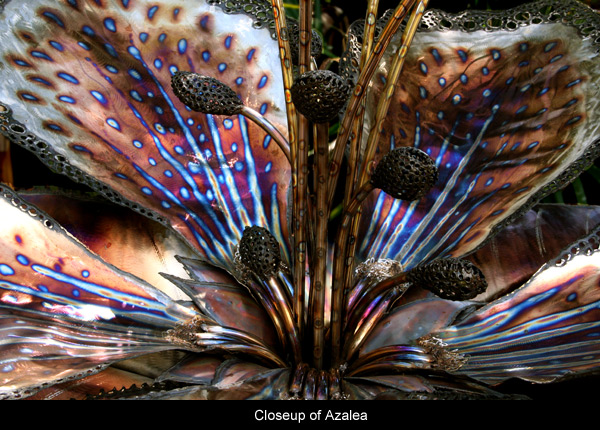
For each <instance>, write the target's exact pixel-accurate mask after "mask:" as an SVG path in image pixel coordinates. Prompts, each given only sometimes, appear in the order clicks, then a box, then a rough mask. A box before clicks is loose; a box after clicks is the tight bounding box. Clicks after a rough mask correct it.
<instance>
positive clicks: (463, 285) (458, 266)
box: [407, 258, 487, 300]
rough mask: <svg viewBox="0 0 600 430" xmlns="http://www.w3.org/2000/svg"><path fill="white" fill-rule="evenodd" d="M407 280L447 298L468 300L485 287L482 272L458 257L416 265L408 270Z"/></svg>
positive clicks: (485, 283)
mask: <svg viewBox="0 0 600 430" xmlns="http://www.w3.org/2000/svg"><path fill="white" fill-rule="evenodd" d="M407 280H408V281H409V282H410V283H412V284H414V285H418V286H419V287H422V288H425V289H426V290H429V291H431V292H432V293H434V294H435V295H437V296H439V297H441V298H442V299H447V300H469V299H472V298H473V297H475V296H477V295H479V294H481V293H483V292H484V291H485V290H486V288H487V281H486V280H485V276H484V275H483V272H482V271H481V270H480V269H479V268H478V267H477V266H475V265H474V264H473V263H471V262H470V261H468V260H462V259H459V258H442V259H439V260H435V261H433V262H431V263H429V264H426V265H422V266H417V267H415V268H414V269H412V270H411V271H410V272H408V274H407Z"/></svg>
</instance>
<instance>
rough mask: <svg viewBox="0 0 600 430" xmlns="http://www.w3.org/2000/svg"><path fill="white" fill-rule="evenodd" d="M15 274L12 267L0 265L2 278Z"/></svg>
mask: <svg viewBox="0 0 600 430" xmlns="http://www.w3.org/2000/svg"><path fill="white" fill-rule="evenodd" d="M14 274H15V271H14V270H13V268H12V267H10V266H9V265H7V264H0V275H4V276H12V275H14Z"/></svg>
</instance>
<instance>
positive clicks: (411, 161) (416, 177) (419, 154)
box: [371, 147, 438, 201]
mask: <svg viewBox="0 0 600 430" xmlns="http://www.w3.org/2000/svg"><path fill="white" fill-rule="evenodd" d="M437 179H438V170H437V168H436V167H435V162H434V161H433V160H432V159H431V157H429V155H427V154H426V153H425V152H423V151H421V150H420V149H418V148H413V147H400V148H395V149H393V150H391V151H390V152H389V153H387V154H386V155H385V156H384V157H383V158H382V159H381V161H380V162H379V163H378V164H377V166H376V167H375V170H374V172H373V175H372V176H371V184H373V186H374V187H375V188H380V189H382V190H383V191H384V192H385V193H387V194H389V195H390V196H392V197H394V198H396V199H401V200H408V201H414V200H419V199H421V198H422V197H423V196H425V195H426V194H427V192H428V191H429V190H430V189H431V188H432V187H433V186H434V185H435V183H436V182H437Z"/></svg>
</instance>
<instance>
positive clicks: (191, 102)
mask: <svg viewBox="0 0 600 430" xmlns="http://www.w3.org/2000/svg"><path fill="white" fill-rule="evenodd" d="M171 86H172V88H173V93H174V94H175V95H176V96H177V98H179V100H180V101H181V102H182V103H183V104H185V105H186V106H187V107H189V108H190V109H192V110H193V111H196V112H200V113H205V114H211V115H243V116H244V117H246V118H247V119H249V120H250V121H252V122H253V123H254V124H256V125H258V126H259V127H260V128H262V129H263V130H264V131H265V132H266V133H267V134H269V136H271V137H272V138H273V140H274V141H275V142H276V143H277V145H279V147H280V148H281V150H282V151H283V153H284V154H285V156H286V157H287V159H288V161H290V162H291V155H290V144H289V142H288V141H287V139H286V138H285V137H284V136H283V135H282V134H281V132H280V131H279V130H278V129H277V127H275V126H274V125H273V124H272V123H271V122H270V121H269V120H267V119H266V118H265V117H264V116H263V115H261V114H260V113H258V112H257V111H255V110H254V109H252V108H249V107H247V106H244V104H243V103H242V101H241V100H240V98H239V97H238V96H237V94H236V93H235V91H233V90H232V89H231V88H230V87H228V86H227V85H225V84H224V83H223V82H221V81H219V80H218V79H215V78H211V77H209V76H203V75H199V74H198V73H192V72H181V71H179V72H175V74H174V75H173V76H172V77H171Z"/></svg>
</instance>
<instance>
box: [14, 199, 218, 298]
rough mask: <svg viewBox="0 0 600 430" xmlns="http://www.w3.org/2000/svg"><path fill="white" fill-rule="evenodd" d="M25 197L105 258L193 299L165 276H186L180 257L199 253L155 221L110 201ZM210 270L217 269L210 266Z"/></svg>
mask: <svg viewBox="0 0 600 430" xmlns="http://www.w3.org/2000/svg"><path fill="white" fill-rule="evenodd" d="M20 195H21V197H22V198H23V199H24V200H26V201H27V202H29V203H32V204H34V205H35V206H37V207H38V208H40V209H41V210H43V211H44V212H46V213H47V214H48V215H50V216H51V217H52V218H54V219H55V220H56V221H57V222H58V223H59V224H60V225H61V226H63V227H64V228H65V229H66V230H67V231H68V232H69V233H71V234H72V235H73V236H75V237H76V238H77V239H78V240H79V241H81V242H82V243H83V244H84V245H85V246H87V247H88V248H89V249H90V250H91V251H93V252H94V253H95V254H98V255H99V256H100V257H101V258H102V259H103V260H105V261H107V262H108V263H110V264H113V265H114V266H117V267H118V268H119V269H121V270H123V271H124V272H128V273H131V274H132V275H135V276H137V277H139V278H142V279H143V280H145V281H146V282H148V283H149V284H150V285H153V286H154V287H156V288H158V289H160V290H161V291H163V292H165V293H166V294H168V295H169V296H170V297H172V298H173V299H176V300H190V298H189V297H187V296H186V295H185V294H183V293H182V292H181V290H179V289H178V288H176V287H175V285H173V283H172V282H170V281H168V280H167V279H165V278H164V277H163V276H161V275H160V272H164V273H170V274H172V275H174V276H182V277H185V276H186V271H185V268H184V267H183V265H182V264H181V263H179V261H178V260H177V259H176V258H175V257H176V256H177V257H180V258H181V257H188V258H190V257H194V256H195V255H196V254H195V252H194V251H193V250H192V249H191V248H189V247H188V246H187V245H186V244H185V242H184V241H182V240H180V237H179V236H178V235H177V234H174V233H173V232H172V231H171V230H169V229H167V228H165V227H164V226H162V225H161V224H159V223H157V222H155V221H152V220H151V219H149V218H147V217H144V216H141V215H139V214H136V213H134V212H131V211H130V210H129V209H127V208H124V207H121V206H116V205H112V204H110V203H108V202H106V201H104V200H100V199H94V198H90V197H87V198H86V197H85V196H77V195H74V194H69V195H65V194H57V193H52V194H50V193H47V192H39V191H38V192H24V193H21V194H20ZM205 270H206V271H207V272H209V271H212V270H215V269H214V268H208V267H207V268H205Z"/></svg>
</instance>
